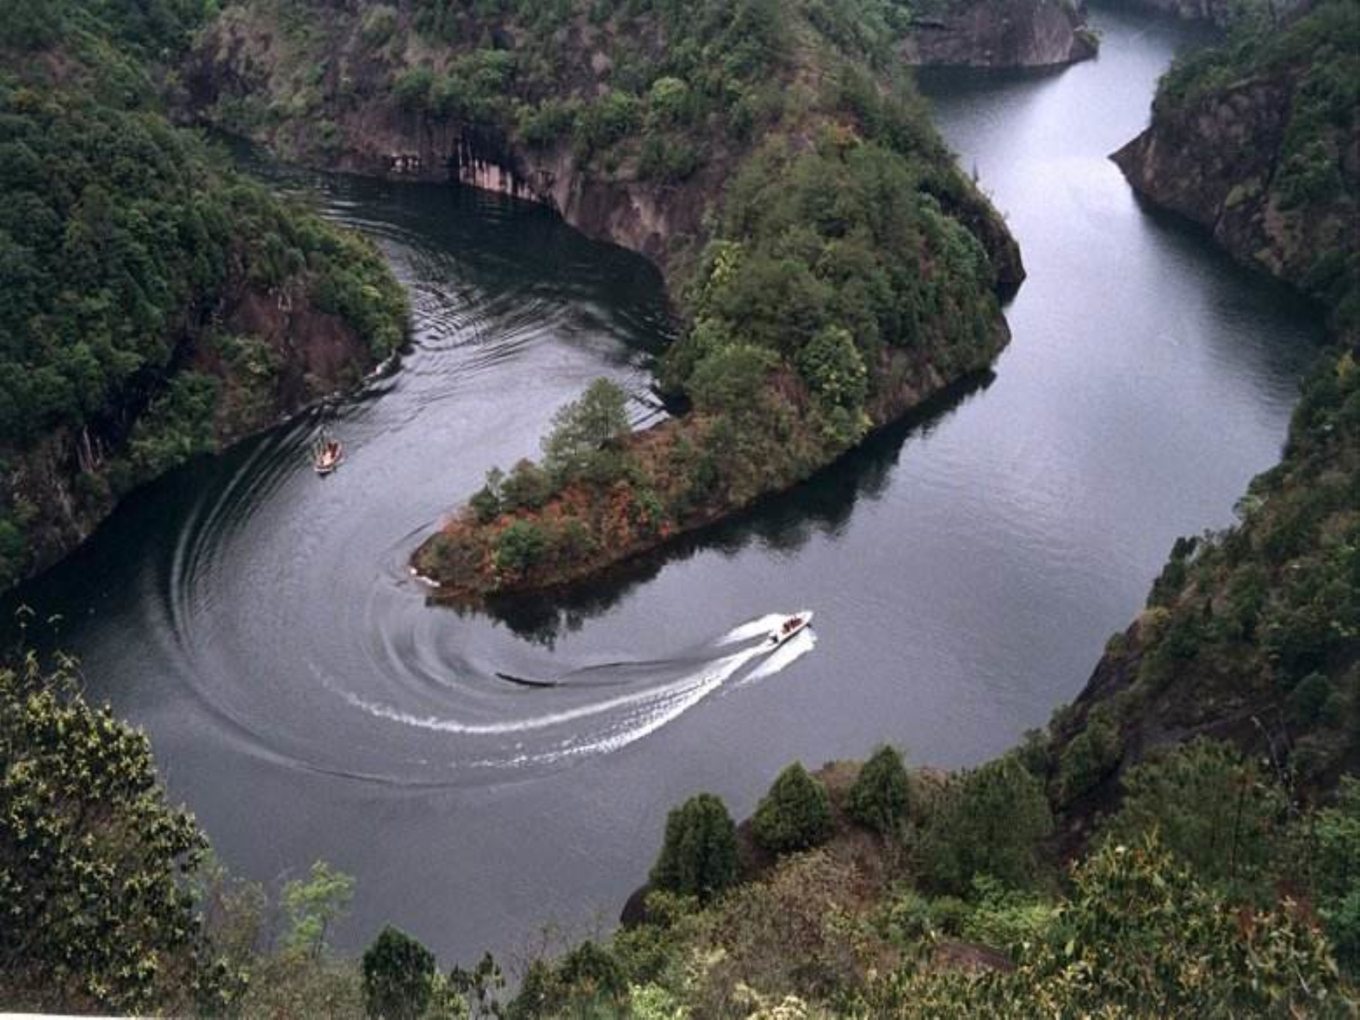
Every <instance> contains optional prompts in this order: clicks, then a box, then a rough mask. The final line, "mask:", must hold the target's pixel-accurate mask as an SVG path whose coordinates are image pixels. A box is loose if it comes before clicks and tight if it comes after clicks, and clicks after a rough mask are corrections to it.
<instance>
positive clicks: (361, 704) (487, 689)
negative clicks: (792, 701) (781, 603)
mask: <svg viewBox="0 0 1360 1020" xmlns="http://www.w3.org/2000/svg"><path fill="white" fill-rule="evenodd" d="M787 618H788V617H787V615H786V614H781V613H771V614H768V615H766V616H762V617H759V618H758V619H754V620H751V621H748V622H747V623H744V624H742V625H741V626H739V627H736V628H734V629H733V630H731V631H729V632H728V633H726V634H724V635H723V636H722V637H720V638H719V639H717V640H716V641H715V642H712V643H710V644H708V645H707V646H704V647H702V648H701V649H699V650H698V652H697V653H695V654H690V655H684V656H680V657H677V658H675V659H671V660H666V661H664V662H637V663H628V662H619V663H611V664H609V665H607V666H592V667H588V668H586V669H582V670H576V671H574V672H572V673H568V674H566V675H564V676H562V677H559V678H557V679H555V680H552V681H544V682H538V681H535V682H534V683H533V685H532V686H531V687H523V686H515V685H512V684H505V683H500V682H499V681H497V683H496V685H495V686H492V685H490V684H489V683H487V682H485V681H483V680H482V679H481V678H477V679H472V680H468V681H466V682H460V683H454V684H451V685H449V686H448V687H446V688H444V693H445V694H446V695H447V698H446V699H441V700H446V702H448V703H446V704H444V705H434V706H421V707H414V706H410V705H403V704H401V701H402V700H406V699H395V698H394V699H392V700H391V701H389V700H386V699H382V700H379V699H377V698H373V697H370V696H363V695H360V694H357V693H355V692H353V691H348V690H344V689H342V688H341V687H340V685H338V684H336V683H334V682H328V680H327V679H326V678H320V679H322V682H323V684H324V686H325V687H327V688H328V689H330V690H331V691H332V692H333V693H335V694H337V695H339V696H340V697H341V698H342V699H343V700H344V701H345V702H346V703H347V704H348V705H349V706H350V707H352V708H354V709H357V710H359V711H361V712H363V713H365V714H367V715H369V716H371V717H372V718H374V719H378V720H382V721H383V722H386V723H392V724H396V725H400V726H404V727H407V728H409V729H411V730H412V731H415V732H416V733H424V734H428V735H430V736H443V737H447V736H456V737H458V738H459V740H458V741H457V742H456V744H454V745H452V746H453V748H454V750H455V752H456V753H455V754H454V755H453V757H452V759H450V760H449V761H448V766H449V767H450V768H452V769H455V770H458V769H474V770H477V771H481V770H486V769H498V770H504V769H515V770H522V769H524V768H526V767H531V766H535V765H537V766H545V765H552V764H555V763H562V762H565V761H567V760H571V759H579V758H583V757H587V756H592V755H597V754H604V753H609V752H611V751H617V750H619V749H621V748H623V747H627V746H628V745H629V744H632V743H635V742H636V741H639V740H641V739H643V738H644V737H646V736H648V735H649V734H652V733H655V732H656V731H657V730H659V729H661V728H662V727H663V726H666V725H668V724H669V723H671V722H674V721H675V720H676V719H678V718H679V717H680V716H682V715H684V714H685V713H686V712H687V711H689V710H690V709H691V708H693V707H695V706H696V705H698V704H699V703H700V702H702V701H703V700H704V699H706V698H708V697H709V696H710V695H712V694H714V693H716V692H718V691H720V690H722V689H723V688H724V687H731V688H733V689H738V688H744V687H747V686H749V685H750V684H753V683H756V682H759V681H761V680H766V679H768V678H770V677H772V676H775V675H776V674H778V673H780V672H782V671H784V670H785V669H787V668H788V667H789V666H791V665H792V664H793V663H795V662H796V661H798V659H800V658H802V657H803V656H804V655H806V654H807V653H808V652H810V651H812V649H813V648H814V647H816V643H817V639H816V635H815V634H814V633H813V632H812V631H811V630H810V629H807V630H803V631H802V632H800V633H798V634H796V635H795V636H794V637H792V638H790V639H788V640H786V641H784V642H783V643H782V644H780V645H778V646H777V647H774V648H772V647H771V645H770V643H769V636H770V634H771V632H772V631H774V630H775V629H776V628H777V627H778V626H779V625H780V623H781V622H782V621H784V620H786V619H787ZM734 645H741V646H742V647H739V648H737V649H735V650H731V651H726V649H730V648H732V646H734ZM714 649H723V650H725V651H724V652H722V653H720V654H716V655H715V654H714ZM576 677H579V678H580V679H581V680H582V682H581V683H578V684H576V685H573V683H572V680H573V678H576ZM586 677H589V682H588V683H586V682H585V678H586ZM502 679H503V678H502ZM620 687H623V688H625V689H626V692H625V693H622V694H620V693H617V691H618V690H619V688H620ZM606 689H608V690H609V694H608V696H604V697H601V695H602V694H603V693H604V691H605V690H606ZM474 691H475V693H476V695H477V696H475V697H471V696H469V697H462V696H460V695H461V694H462V693H463V692H468V693H471V692H474ZM425 693H426V695H427V696H428V692H425ZM528 707H534V708H538V709H540V711H539V712H537V713H534V714H525V709H526V708H528ZM427 754H428V752H427Z"/></svg>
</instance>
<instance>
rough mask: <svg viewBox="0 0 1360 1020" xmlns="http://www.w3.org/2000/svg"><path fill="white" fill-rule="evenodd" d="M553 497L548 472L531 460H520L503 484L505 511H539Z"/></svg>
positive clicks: (502, 494)
mask: <svg viewBox="0 0 1360 1020" xmlns="http://www.w3.org/2000/svg"><path fill="white" fill-rule="evenodd" d="M550 495H552V479H551V478H549V477H548V472H546V471H544V470H543V469H542V468H541V467H539V466H538V465H537V464H535V463H534V462H533V461H531V460H527V459H525V460H520V461H518V462H517V463H516V464H515V466H514V467H513V468H512V469H511V470H510V474H509V475H508V476H507V477H506V478H505V480H504V481H503V482H502V483H501V503H502V505H503V507H504V509H505V510H507V511H511V512H513V511H515V510H537V509H538V508H539V507H541V506H542V505H543V504H544V503H546V502H547V501H548V497H549V496H550Z"/></svg>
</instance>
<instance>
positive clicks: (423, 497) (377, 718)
mask: <svg viewBox="0 0 1360 1020" xmlns="http://www.w3.org/2000/svg"><path fill="white" fill-rule="evenodd" d="M350 188H367V189H368V192H367V193H366V194H364V195H363V198H362V200H355V199H353V198H351V197H350V196H349V195H348V193H347V190H346V189H350ZM324 191H325V194H326V198H327V203H328V205H327V209H326V211H327V212H328V213H329V214H330V215H331V216H333V217H334V218H336V219H339V220H341V221H342V222H346V223H349V224H350V225H353V226H357V227H359V228H361V229H363V230H364V231H365V232H366V233H367V234H368V235H369V236H370V237H373V238H375V239H376V240H377V242H378V243H379V244H380V245H381V247H382V248H383V249H384V252H385V254H386V255H387V256H388V257H389V259H390V261H391V263H392V265H393V266H394V269H395V271H396V273H397V275H398V276H399V278H400V279H401V280H402V282H403V283H404V284H405V285H406V287H407V288H408V292H409V294H410V295H411V301H412V317H413V324H414V330H413V337H412V344H411V346H410V349H409V350H408V351H407V352H406V353H405V355H404V356H403V359H402V363H401V367H400V368H399V370H397V371H396V372H393V373H389V374H385V375H382V376H379V377H375V378H374V379H371V380H370V381H369V384H368V385H367V386H366V388H365V389H364V391H363V392H361V393H359V394H357V395H354V396H351V397H347V398H345V399H342V400H337V401H333V402H331V403H330V404H328V405H327V406H326V407H324V408H321V409H318V410H315V411H313V412H310V413H309V414H306V415H304V416H301V417H299V418H298V419H296V420H294V421H292V422H290V423H288V424H286V425H284V426H281V427H280V428H278V429H275V430H274V431H273V432H271V433H270V434H268V435H267V436H264V437H262V438H260V439H259V440H257V441H255V442H253V443H249V444H246V445H245V446H244V447H242V448H240V449H238V450H237V451H234V452H233V453H232V454H231V455H229V456H228V457H226V458H224V459H223V461H222V462H221V463H219V464H217V465H215V466H214V467H213V468H212V469H211V470H208V469H205V470H204V471H203V472H202V484H201V486H199V487H198V488H197V489H196V491H195V492H194V499H193V503H192V506H191V508H190V509H189V511H188V512H187V513H186V514H184V516H183V518H182V520H181V522H180V525H179V527H178V530H177V533H176V535H175V537H174V540H173V550H172V553H171V555H170V556H169V557H168V567H167V569H166V571H165V575H166V576H164V577H163V578H162V579H161V581H160V583H161V584H162V585H163V592H162V598H161V600H160V608H161V616H162V619H159V620H157V621H156V622H155V623H154V624H153V625H152V627H151V628H150V629H151V630H153V631H154V632H155V633H156V634H157V635H158V636H159V637H160V638H161V639H162V640H161V643H162V644H163V645H164V646H165V648H164V649H163V655H164V656H165V657H166V658H167V659H169V660H170V661H171V662H172V664H173V668H174V670H175V671H176V672H177V673H178V674H179V675H180V676H181V677H182V678H183V682H184V685H185V686H186V687H187V688H188V690H189V691H190V692H191V693H192V694H193V696H194V697H196V698H197V699H198V700H200V701H201V702H202V703H203V704H204V705H205V706H206V707H207V708H208V709H209V713H210V715H211V717H212V718H213V719H215V720H217V722H218V724H219V727H220V731H221V733H222V734H224V735H225V736H226V738H227V739H229V740H231V741H232V742H233V743H235V744H236V745H237V746H238V747H240V748H241V749H243V750H246V751H247V752H248V753H251V754H256V755H260V756H265V757H269V758H270V759H273V760H279V761H284V762H287V763H291V764H292V765H294V766H296V767H299V768H305V769H313V770H319V771H323V772H327V773H334V774H340V775H345V776H357V777H363V778H368V779H374V780H380V781H384V782H390V783H397V784H403V785H407V784H411V785H424V784H460V785H461V784H467V783H479V782H483V781H493V780H494V781H502V780H504V779H506V778H507V777H510V778H520V777H525V776H529V775H533V774H536V773H537V772H541V771H543V770H547V769H555V768H560V767H562V766H564V765H566V764H569V763H572V762H576V761H581V760H584V759H586V758H589V757H592V756H595V755H599V754H605V753H609V752H611V751H614V750H617V749H619V748H622V747H625V746H627V745H628V744H631V743H633V742H635V741H637V740H639V739H642V738H643V737H645V736H646V735H647V734H649V733H652V732H654V731H655V730H656V729H657V728H659V727H661V726H664V725H666V724H667V723H669V722H671V721H673V720H675V719H677V718H679V717H680V716H681V715H682V714H683V713H684V712H685V711H686V710H688V709H689V708H691V707H692V706H694V705H696V704H698V703H699V702H700V701H702V700H703V699H705V698H707V697H709V696H710V695H712V694H714V693H715V692H717V691H719V690H721V689H723V688H724V687H727V686H735V685H736V684H737V683H744V682H749V681H751V680H752V679H758V678H760V677H761V676H765V675H770V674H772V673H773V672H777V671H778V670H779V669H781V668H783V666H784V665H786V664H787V663H788V662H791V661H793V660H794V659H796V658H797V657H798V656H800V655H802V654H805V652H806V651H808V650H810V649H811V647H812V643H813V640H814V639H813V638H812V636H811V634H810V633H809V634H807V635H806V637H805V638H802V639H800V640H799V641H795V642H790V643H789V644H788V645H786V646H784V647H783V648H781V649H780V650H779V651H778V653H776V655H775V656H770V655H768V654H767V650H766V649H764V648H762V647H761V644H760V642H761V641H762V640H763V638H764V634H765V633H766V632H768V630H769V627H770V626H771V620H772V619H773V617H771V618H762V619H759V620H752V621H750V622H749V623H748V624H747V625H745V627H744V629H743V628H738V629H737V630H736V631H733V632H732V633H731V634H728V635H725V636H724V638H723V639H721V640H720V641H719V642H718V643H717V644H714V645H703V644H699V645H694V644H692V645H691V647H689V648H687V649H682V650H681V651H680V652H679V653H678V654H676V655H675V656H674V657H672V658H667V659H665V660H660V661H646V662H634V661H627V656H626V654H624V655H620V654H618V650H617V649H610V650H609V654H608V655H607V656H605V658H607V660H608V661H604V662H601V661H600V659H601V655H600V653H599V652H598V651H595V652H591V650H589V649H583V650H582V652H583V653H584V654H583V656H582V657H583V658H584V659H585V660H587V661H592V660H593V661H594V662H595V663H596V664H594V665H590V666H587V667H585V668H581V669H577V670H575V671H571V662H572V656H571V655H568V654H565V653H562V654H560V655H557V656H550V655H547V654H545V653H544V652H543V651H542V649H538V648H534V647H532V646H528V645H526V644H525V643H524V642H523V641H522V640H519V639H516V638H514V637H513V635H509V634H507V633H506V632H505V631H504V630H503V629H502V628H501V627H500V626H499V625H498V624H496V623H495V622H494V621H492V620H490V619H488V618H486V617H481V616H477V615H460V614H458V613H455V612H452V611H450V610H448V609H446V608H441V607H437V606H430V605H427V604H426V601H425V598H424V589H423V587H422V586H421V585H420V584H418V583H417V582H415V581H414V580H412V579H411V578H410V577H409V576H408V573H407V567H406V561H407V558H408V557H409V555H410V552H411V550H412V548H414V546H415V545H416V544H417V543H418V542H419V540H420V539H421V538H422V537H423V536H424V535H425V534H427V533H428V532H429V530H430V529H431V527H433V525H434V524H435V522H437V520H438V519H439V517H440V515H441V514H442V513H443V512H444V511H445V510H446V509H447V508H448V507H449V506H451V505H453V504H455V503H456V502H457V501H458V500H459V499H462V498H465V497H466V495H467V493H468V492H471V491H473V490H474V489H475V488H476V487H477V485H478V484H480V481H481V476H482V474H483V472H485V470H486V469H488V468H490V467H491V466H493V465H494V464H501V465H509V464H511V463H513V462H514V461H515V460H517V459H519V458H520V457H522V456H526V455H532V454H533V453H534V452H535V451H536V449H537V445H538V437H539V436H540V435H541V434H542V433H543V432H544V431H545V430H546V428H547V427H548V425H549V423H550V420H551V416H552V414H553V412H554V411H555V410H556V409H557V407H559V406H560V405H561V404H562V403H565V402H566V401H567V400H571V399H574V398H575V397H576V396H578V395H579V393H580V392H581V390H582V389H583V388H584V387H585V385H587V384H588V383H589V381H590V380H591V379H593V378H595V377H598V376H600V375H607V376H610V377H612V378H614V379H616V380H618V381H619V382H620V383H621V384H622V385H623V386H624V387H625V388H626V389H627V390H628V392H629V393H630V394H632V396H633V398H634V399H633V403H632V407H631V413H632V416H633V418H634V419H635V420H643V419H649V418H652V417H655V416H656V415H657V414H658V413H659V412H658V409H657V408H656V407H655V403H654V401H653V400H652V398H651V395H650V390H649V386H650V378H651V376H650V371H649V361H650V357H651V355H652V353H653V352H654V351H656V350H657V349H658V348H659V346H660V344H662V343H663V342H664V341H665V339H666V328H667V324H668V322H669V319H668V317H667V313H666V308H665V304H664V300H663V298H662V295H661V293H660V291H659V290H658V289H657V288H656V287H655V281H654V280H651V279H644V278H640V277H638V274H637V267H638V263H637V262H636V261H635V260H632V259H630V258H628V257H627V256H624V255H622V254H621V253H618V252H615V251H613V250H612V249H608V248H602V247H600V246H597V245H592V244H590V243H589V242H586V241H585V240H584V239H582V238H580V237H579V236H577V235H574V234H572V233H571V232H569V231H567V230H565V228H563V227H562V226H561V225H560V223H557V222H555V221H553V220H551V219H550V218H546V217H544V216H543V215H541V214H539V213H538V212H537V211H534V210H526V209H524V208H523V207H522V206H515V205H513V204H511V203H506V202H504V201H502V200H499V199H496V198H494V197H492V198H488V197H486V196H480V195H476V194H470V193H466V192H458V191H456V190H449V189H430V190H429V192H428V193H426V194H421V193H420V192H419V189H416V190H415V192H413V191H411V190H409V189H408V190H405V191H404V192H403V194H402V196H401V200H400V201H389V200H388V199H386V198H385V197H384V194H383V192H382V189H381V187H380V186H375V185H371V184H369V185H365V184H362V183H356V182H344V181H327V182H326V183H325V186H324ZM413 195H414V198H413ZM469 205H470V206H471V209H470V210H469V208H468V206H469ZM361 211H362V214H361ZM469 213H470V214H469ZM322 424H325V425H326V427H328V428H329V429H331V430H332V431H333V432H334V433H335V434H336V435H337V436H339V437H340V438H341V439H342V441H343V442H344V443H345V444H346V463H345V466H344V467H343V468H342V469H341V470H340V471H339V472H337V473H336V474H335V475H333V476H330V477H328V478H325V479H319V478H317V477H316V476H315V475H314V473H313V472H312V471H311V470H310V464H309V449H310V444H311V442H312V441H313V439H314V438H315V435H316V432H317V429H318V428H319V427H320V426H321V425H322ZM575 661H576V662H580V661H582V659H581V658H577V659H576V660H575ZM502 670H505V671H515V672H525V673H528V675H530V676H546V677H550V678H551V679H552V680H554V681H555V686H552V687H526V686H522V685H515V684H512V683H508V682H506V681H505V680H502V679H499V678H498V677H497V673H498V671H502Z"/></svg>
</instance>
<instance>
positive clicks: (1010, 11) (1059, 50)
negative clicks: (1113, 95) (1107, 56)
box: [902, 0, 1096, 67]
mask: <svg viewBox="0 0 1360 1020" xmlns="http://www.w3.org/2000/svg"><path fill="white" fill-rule="evenodd" d="M1095 54H1096V37H1095V35H1094V33H1092V32H1091V31H1090V30H1089V29H1087V27H1086V12H1085V9H1084V7H1083V6H1082V5H1081V3H1080V2H1076V3H1074V2H1072V0H954V2H952V3H950V4H948V5H947V6H946V7H945V9H944V11H943V13H940V14H938V15H930V14H922V15H918V16H917V17H916V18H915V20H914V21H913V23H912V29H911V32H910V34H909V36H908V39H907V42H906V44H905V45H904V47H903V49H902V55H903V57H904V58H905V59H906V60H907V62H908V63H912V64H919V65H922V66H940V67H1048V66H1053V65H1058V64H1069V63H1072V62H1074V61H1077V60H1085V59H1087V58H1088V57H1093V56H1095Z"/></svg>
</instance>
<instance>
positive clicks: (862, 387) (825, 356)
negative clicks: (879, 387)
mask: <svg viewBox="0 0 1360 1020" xmlns="http://www.w3.org/2000/svg"><path fill="white" fill-rule="evenodd" d="M797 365H798V371H799V372H800V373H801V374H802V376H803V378H804V379H805V380H807V384H808V388H809V389H810V390H811V391H812V394H813V397H814V398H815V400H816V406H817V412H818V415H819V416H820V418H821V428H822V430H823V432H824V433H825V434H826V436H827V437H828V438H829V439H831V440H832V441H833V442H834V443H835V444H836V445H838V446H849V445H851V444H852V443H854V442H855V441H856V440H858V439H859V438H860V437H861V436H862V435H863V434H864V433H865V431H866V430H867V429H868V427H869V420H868V418H867V416H865V414H864V412H863V408H864V399H865V398H866V397H867V396H868V395H869V370H868V369H867V368H865V366H864V357H863V355H861V354H860V352H859V349H858V348H857V347H856V346H855V341H854V338H853V337H852V336H851V335H850V334H849V332H848V331H846V330H845V329H843V328H841V327H839V326H829V327H827V328H826V329H823V330H821V331H820V332H818V333H817V334H816V335H815V336H814V337H813V338H812V339H811V340H810V341H808V344H807V346H806V347H804V348H803V349H802V350H800V351H799V352H798V358H797Z"/></svg>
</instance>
